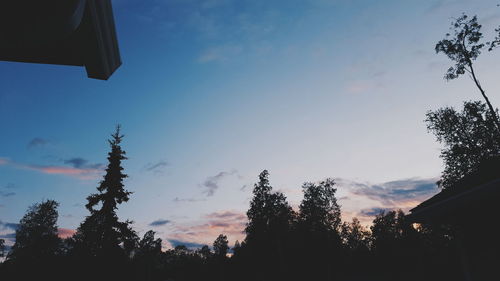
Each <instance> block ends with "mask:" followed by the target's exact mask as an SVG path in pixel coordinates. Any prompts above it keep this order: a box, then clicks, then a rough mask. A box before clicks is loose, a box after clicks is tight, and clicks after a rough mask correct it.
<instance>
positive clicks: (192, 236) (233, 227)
mask: <svg viewBox="0 0 500 281" xmlns="http://www.w3.org/2000/svg"><path fill="white" fill-rule="evenodd" d="M246 223H247V217H246V215H245V214H244V213H243V212H239V211H234V210H224V211H219V212H213V213H209V214H207V215H205V216H203V217H202V218H201V219H200V221H198V222H194V223H185V224H176V225H174V226H173V227H172V229H171V231H170V234H169V237H168V239H167V240H171V239H174V240H177V241H190V242H193V243H198V244H211V243H212V242H213V240H214V239H215V238H216V237H217V236H218V235H219V234H221V233H223V234H225V235H227V236H228V239H229V240H230V241H231V242H233V243H234V241H236V240H240V241H241V240H242V239H243V238H244V233H243V231H244V229H245V226H246Z"/></svg>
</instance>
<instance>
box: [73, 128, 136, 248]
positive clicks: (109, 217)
mask: <svg viewBox="0 0 500 281" xmlns="http://www.w3.org/2000/svg"><path fill="white" fill-rule="evenodd" d="M122 139H123V135H121V134H120V126H117V127H116V131H115V133H114V134H112V135H111V139H110V140H108V142H109V144H110V146H111V151H110V152H109V153H108V166H107V168H106V174H105V176H104V179H103V180H102V181H101V183H100V185H99V186H98V187H97V191H98V193H95V194H92V195H90V196H89V197H87V201H88V203H87V205H86V206H85V207H86V208H87V210H88V211H89V212H90V216H88V217H86V219H85V221H84V222H83V223H82V224H81V225H80V227H79V228H78V231H77V233H76V235H75V238H76V240H77V243H81V244H83V246H84V248H85V249H86V250H87V251H88V252H89V253H90V255H91V256H99V255H105V256H106V255H117V254H118V255H119V254H125V253H126V252H129V251H131V250H132V249H133V248H134V246H135V243H136V241H137V236H136V234H135V232H134V231H133V230H132V229H131V227H130V224H131V223H132V222H131V221H128V220H127V221H125V222H121V221H119V219H118V216H117V214H116V210H117V208H118V205H119V204H121V203H123V202H127V201H128V200H129V196H130V194H132V193H131V192H129V191H127V190H125V188H124V184H123V180H124V179H125V178H126V177H127V175H126V174H124V173H123V168H122V161H123V160H125V159H127V158H126V157H125V151H123V150H122V148H121V146H120V144H121V141H122ZM99 206H100V208H98V207H99ZM122 247H123V248H122ZM123 249H125V250H126V252H123Z"/></svg>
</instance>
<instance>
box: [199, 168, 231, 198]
mask: <svg viewBox="0 0 500 281" xmlns="http://www.w3.org/2000/svg"><path fill="white" fill-rule="evenodd" d="M237 174H238V171H236V170H232V171H231V172H220V173H218V174H217V175H215V176H211V177H208V178H207V179H206V180H205V181H204V182H203V184H202V187H204V188H206V189H205V191H203V193H205V194H206V195H207V197H209V196H213V195H214V194H215V192H216V191H217V189H219V183H220V181H221V180H222V179H224V178H225V177H228V176H232V175H237Z"/></svg>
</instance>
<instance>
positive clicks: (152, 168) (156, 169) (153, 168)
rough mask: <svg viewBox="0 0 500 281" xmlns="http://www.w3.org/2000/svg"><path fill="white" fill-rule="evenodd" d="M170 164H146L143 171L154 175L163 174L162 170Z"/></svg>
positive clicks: (163, 162) (161, 162)
mask: <svg viewBox="0 0 500 281" xmlns="http://www.w3.org/2000/svg"><path fill="white" fill-rule="evenodd" d="M169 165H170V164H169V163H168V162H167V161H163V160H161V161H158V162H156V163H148V164H146V165H145V166H144V170H146V171H147V172H153V173H155V174H161V173H163V171H164V169H165V168H166V167H168V166H169Z"/></svg>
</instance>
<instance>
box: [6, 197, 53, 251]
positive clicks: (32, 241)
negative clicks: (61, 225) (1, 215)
mask: <svg viewBox="0 0 500 281" xmlns="http://www.w3.org/2000/svg"><path fill="white" fill-rule="evenodd" d="M58 206H59V204H58V203H57V202H56V201H53V200H46V201H43V202H42V203H39V204H34V205H32V206H31V207H30V208H29V209H28V211H27V213H26V214H25V215H24V216H23V218H22V219H21V221H20V222H19V227H18V228H17V230H16V242H15V244H14V246H13V247H12V249H11V251H10V252H9V254H8V256H7V259H9V260H30V261H31V260H43V259H51V258H54V257H55V256H56V255H57V254H58V251H59V247H60V244H61V239H60V238H59V237H58V235H57V218H58V213H57V207H58Z"/></svg>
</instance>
